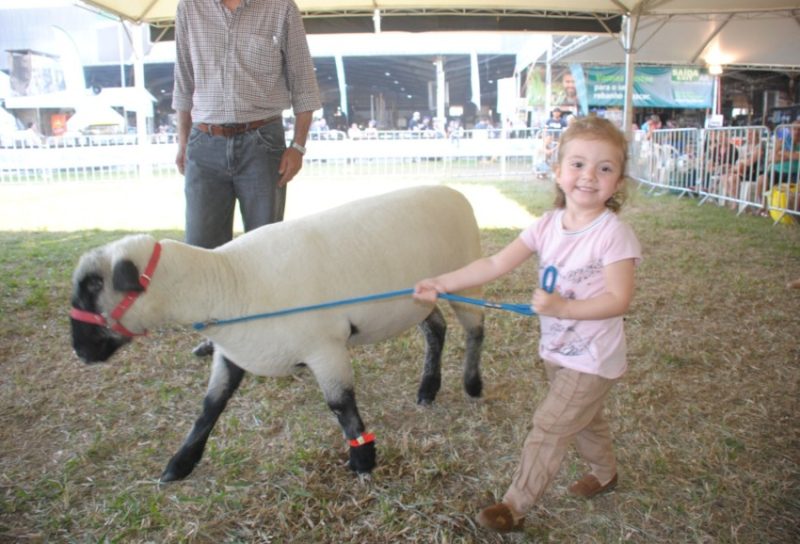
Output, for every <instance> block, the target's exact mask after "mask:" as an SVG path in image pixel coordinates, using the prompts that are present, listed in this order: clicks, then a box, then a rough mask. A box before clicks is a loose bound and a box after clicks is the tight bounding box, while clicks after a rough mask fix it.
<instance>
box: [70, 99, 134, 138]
mask: <svg viewBox="0 0 800 544" xmlns="http://www.w3.org/2000/svg"><path fill="white" fill-rule="evenodd" d="M67 132H70V133H98V134H120V133H123V132H125V118H124V117H123V116H121V115H120V114H118V113H117V112H116V111H114V110H113V109H112V108H110V107H108V106H102V105H99V104H92V103H85V104H83V105H82V106H80V107H79V108H78V110H77V111H76V112H75V114H74V115H72V116H71V117H70V118H69V119H67Z"/></svg>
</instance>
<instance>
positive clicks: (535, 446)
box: [414, 116, 641, 532]
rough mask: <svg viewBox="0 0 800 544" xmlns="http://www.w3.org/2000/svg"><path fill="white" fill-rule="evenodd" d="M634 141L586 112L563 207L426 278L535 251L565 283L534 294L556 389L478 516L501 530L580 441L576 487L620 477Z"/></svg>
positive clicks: (632, 259) (573, 132)
mask: <svg viewBox="0 0 800 544" xmlns="http://www.w3.org/2000/svg"><path fill="white" fill-rule="evenodd" d="M626 149H627V145H626V141H625V137H624V135H623V134H622V133H621V132H620V131H619V130H618V129H617V128H616V127H615V126H614V125H613V124H612V123H610V122H609V121H607V120H604V119H600V118H598V117H594V116H590V117H584V118H581V119H578V120H576V121H575V122H574V123H573V124H572V126H570V127H569V128H568V129H566V130H565V131H564V133H563V135H562V136H561V143H560V145H559V149H558V164H557V165H556V169H555V173H556V193H557V195H556V202H555V206H556V209H555V210H553V211H550V212H548V213H546V214H544V215H543V216H542V218H541V219H539V220H537V221H536V222H535V223H533V224H532V225H531V226H530V227H528V228H527V229H526V230H524V231H523V232H522V233H521V234H520V236H519V237H518V238H517V239H516V240H514V241H513V242H511V243H510V244H509V245H508V246H506V247H505V248H504V249H502V250H500V251H499V252H498V253H497V254H495V255H493V256H491V257H486V258H483V259H478V260H476V261H474V262H472V263H470V264H468V265H467V266H465V267H463V268H460V269H458V270H455V271H453V272H449V273H446V274H442V275H441V276H437V277H435V278H429V279H425V280H422V281H420V282H419V283H417V285H416V286H415V288H414V297H415V298H416V299H417V300H421V301H425V302H434V301H435V300H436V298H437V296H438V294H439V293H449V292H454V291H460V290H462V289H465V288H468V287H473V286H476V285H482V284H484V283H487V282H489V281H492V280H494V279H496V278H499V277H500V276H502V275H504V274H506V273H507V272H510V271H511V270H513V269H514V268H516V267H518V266H519V265H521V264H522V263H523V262H524V261H525V260H527V259H528V258H529V257H531V256H532V255H533V254H534V253H538V255H539V263H538V265H539V274H540V276H541V275H542V273H543V271H544V270H545V268H547V267H548V266H555V267H556V268H557V270H558V279H557V283H556V289H555V290H554V291H553V293H552V294H550V293H548V292H546V291H545V290H543V289H536V290H535V291H534V293H533V303H532V306H533V309H534V310H535V311H536V312H537V313H538V315H539V320H540V323H541V340H540V343H539V355H540V357H541V358H542V359H543V360H544V365H545V369H546V372H547V377H548V379H549V382H550V389H549V392H548V394H547V396H546V398H545V399H544V400H543V401H542V403H541V404H540V405H539V407H538V408H537V409H536V413H535V414H534V415H533V428H532V430H531V431H530V434H529V435H528V437H527V438H526V439H525V443H524V445H523V449H522V458H521V459H520V463H519V467H518V468H517V470H516V471H515V473H514V476H513V479H512V482H511V485H510V487H509V488H508V491H506V494H505V496H504V497H503V501H502V502H500V503H498V504H495V505H494V506H490V507H488V508H486V509H484V510H483V511H482V512H480V514H479V515H478V518H477V521H478V523H480V524H481V525H482V526H484V527H486V528H489V529H493V530H495V531H501V532H506V531H513V530H519V529H520V528H521V527H522V524H523V519H524V516H525V514H526V513H527V512H528V511H529V510H530V509H531V508H532V507H533V506H534V504H536V502H537V501H538V500H539V498H540V497H541V496H542V494H543V493H544V492H545V490H546V489H547V488H548V486H549V485H550V483H551V482H552V481H553V478H554V477H555V475H556V473H557V471H558V469H559V466H560V465H561V461H562V460H563V459H564V456H565V455H566V452H567V448H568V446H569V445H570V444H571V443H572V442H573V441H574V442H575V445H576V447H577V450H578V453H579V454H580V455H581V457H582V458H583V459H584V460H585V461H586V462H587V464H588V465H589V472H588V473H586V475H584V476H583V477H582V478H581V479H580V480H578V481H576V482H575V483H573V484H572V485H570V486H569V489H568V490H569V492H570V493H571V494H573V495H576V496H579V497H585V498H590V497H593V496H595V495H597V494H598V493H602V492H604V491H610V490H611V489H613V488H614V487H615V486H616V484H617V467H616V460H615V457H614V452H613V449H612V439H611V432H610V430H609V425H608V423H607V421H606V419H605V417H604V415H603V404H604V401H605V398H606V396H607V395H608V392H609V390H610V389H611V386H612V385H613V384H614V383H615V382H616V381H617V380H618V379H619V378H620V376H622V374H623V373H624V372H625V368H626V358H625V337H624V333H623V324H622V316H623V314H624V313H625V312H626V310H627V309H628V306H629V305H630V302H631V298H632V297H633V290H634V280H633V278H634V268H635V266H636V265H637V264H638V262H639V261H640V259H641V248H640V246H639V242H638V240H637V239H636V236H635V235H634V233H633V231H632V230H631V229H630V227H628V226H627V225H626V224H624V223H622V222H621V221H620V220H619V219H618V217H617V215H616V213H617V212H618V211H619V209H620V207H621V206H622V203H623V202H624V200H625V176H624V173H625V164H626V160H627V157H626V155H627V153H626Z"/></svg>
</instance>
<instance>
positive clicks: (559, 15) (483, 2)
mask: <svg viewBox="0 0 800 544" xmlns="http://www.w3.org/2000/svg"><path fill="white" fill-rule="evenodd" d="M84 2H85V3H87V4H92V5H94V6H97V7H99V8H101V9H103V10H105V11H108V12H111V13H114V14H117V15H119V16H120V17H123V18H125V19H127V20H131V21H135V22H151V23H157V24H160V25H166V26H168V25H169V24H171V21H172V19H173V17H174V13H175V8H176V6H177V3H178V0H84ZM296 2H297V5H298V7H299V8H300V10H301V11H302V12H303V17H304V21H305V23H306V27H307V29H309V32H330V33H335V32H356V31H361V32H380V31H381V30H405V31H433V30H440V31H441V30H495V31H542V32H550V33H564V32H569V31H572V32H576V33H581V34H584V35H586V34H595V35H599V34H605V33H607V34H609V35H611V36H612V37H606V38H604V41H598V44H596V45H595V46H592V47H588V46H590V45H591V44H586V43H584V44H583V45H586V46H587V47H588V48H587V49H581V48H580V47H579V46H580V45H581V44H580V43H576V44H569V45H567V46H566V47H565V49H564V50H561V51H558V52H556V54H557V56H559V57H561V59H564V60H574V61H576V62H577V61H579V59H581V58H582V59H583V60H584V61H587V59H589V58H591V57H590V56H589V55H591V54H592V53H594V54H595V57H594V58H597V59H602V60H601V61H602V62H606V63H608V62H625V64H626V98H625V119H624V122H625V125H624V126H630V120H631V117H632V109H633V108H632V96H631V95H632V80H633V66H634V64H635V63H636V62H642V61H644V60H645V58H647V57H646V55H650V58H652V59H657V60H653V61H652V62H661V63H666V62H670V59H672V58H676V59H679V63H681V64H686V63H689V64H696V65H706V64H708V63H710V62H717V60H716V59H719V62H720V63H727V64H731V63H733V62H734V61H735V60H737V59H741V61H742V62H741V64H744V65H748V66H767V67H774V66H781V67H786V68H788V69H791V70H800V57H799V56H798V55H797V51H798V50H800V48H798V46H797V39H798V38H797V35H798V34H799V33H798V25H800V23H798V10H800V0H758V2H755V1H753V0H296ZM762 16H763V17H767V16H771V17H773V20H774V21H775V22H777V21H778V20H779V19H781V20H782V21H781V23H782V24H781V25H780V28H777V27H773V26H771V25H770V24H769V23H766V24H765V23H764V19H763V18H762ZM693 18H695V19H693ZM320 21H323V22H325V23H327V24H326V25H319V24H316V23H318V22H320ZM776 24H777V23H776ZM673 25H675V26H680V27H681V31H680V33H679V34H677V35H675V34H673V35H672V36H670V35H668V34H666V33H665V34H663V35H659V33H660V30H661V29H664V28H667V27H668V26H673ZM728 27H729V28H728ZM726 28H728V32H725V30H726ZM731 30H733V32H730V31H731ZM728 34H730V35H732V36H733V37H732V38H726V36H727V35H728ZM745 38H746V39H748V40H752V42H751V45H749V46H748V45H742V46H740V45H739V44H740V43H741V42H743V41H745ZM589 40H591V37H589V38H588V39H587V40H585V41H587V42H588V41H589ZM688 44H691V45H688ZM687 45H688V47H689V48H688V49H686V47H687ZM729 48H730V49H729ZM679 49H680V50H681V51H683V52H681V53H677V52H676V50H679ZM578 51H582V52H583V53H584V54H585V55H587V56H585V57H578V56H574V57H570V56H568V54H573V55H577V53H578ZM648 51H652V53H647V52H648ZM640 52H641V53H640ZM639 55H641V57H640V56H639ZM642 57H645V58H642ZM612 59H613V60H612ZM725 59H730V60H727V61H726V60H725ZM551 60H552V59H551Z"/></svg>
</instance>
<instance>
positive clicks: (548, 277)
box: [192, 266, 558, 331]
mask: <svg viewBox="0 0 800 544" xmlns="http://www.w3.org/2000/svg"><path fill="white" fill-rule="evenodd" d="M557 278H558V271H557V270H556V268H555V267H554V266H548V267H547V268H545V270H544V277H543V278H542V287H543V288H544V290H545V291H547V292H548V293H552V292H553V289H555V286H556V279H557ZM413 293H414V289H399V290H397V291H387V292H386V293H378V294H376V295H367V296H364V297H355V298H346V299H342V300H334V301H331V302H323V303H322V304H312V305H310V306H296V307H294V308H287V309H285V310H278V311H276V312H267V313H263V314H254V315H246V316H243V317H233V318H231V319H209V320H208V321H202V322H198V323H194V324H192V328H193V329H194V330H196V331H202V330H204V329H207V328H208V327H214V326H218V325H231V324H233V323H242V322H244V321H254V320H256V319H267V318H270V317H278V316H282V315H289V314H298V313H301V312H310V311H313V310H322V309H324V308H333V307H335V306H346V305H350V304H360V303H362V302H369V301H372V300H382V299H386V298H395V297H402V296H406V295H411V294H413ZM439 298H443V299H445V300H450V301H453V302H464V303H466V304H474V305H476V306H483V307H484V308H494V309H496V310H506V311H509V312H515V313H518V314H522V315H529V316H532V315H536V312H534V311H533V308H531V306H530V304H512V303H502V302H489V301H487V300H481V299H478V298H469V297H462V296H461V295H452V294H450V293H440V294H439Z"/></svg>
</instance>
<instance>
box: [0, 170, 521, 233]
mask: <svg viewBox="0 0 800 544" xmlns="http://www.w3.org/2000/svg"><path fill="white" fill-rule="evenodd" d="M419 184H420V181H419V180H418V179H417V180H413V181H412V180H403V179H398V180H396V181H387V180H381V181H380V183H371V182H370V181H369V180H364V179H363V178H362V179H358V180H340V179H337V180H334V181H330V180H322V179H319V178H311V177H305V178H304V177H302V175H301V176H300V177H298V178H297V179H295V180H294V181H292V182H291V183H290V184H289V194H288V197H287V205H286V218H287V219H291V218H294V217H301V216H304V215H308V214H310V213H314V212H317V211H321V210H323V209H327V208H330V207H332V206H335V205H339V204H344V203H345V202H347V201H349V200H352V199H354V198H363V197H367V196H371V195H374V194H377V193H382V192H387V191H390V190H394V189H399V188H401V187H407V186H410V185H419ZM452 186H453V187H455V188H457V189H458V190H459V191H461V192H462V193H464V194H465V195H466V196H467V198H468V199H469V200H470V202H471V203H472V206H473V208H475V213H476V216H477V218H478V223H479V224H480V226H481V228H522V227H525V226H527V225H529V224H530V223H531V221H532V220H533V217H532V216H531V215H530V214H529V213H528V212H527V211H525V209H524V208H522V207H521V206H520V205H519V204H517V203H516V202H514V201H512V200H510V199H508V198H506V197H504V196H503V195H502V194H501V193H500V192H499V191H498V190H496V189H494V188H492V187H490V186H487V185H476V184H454V185H452ZM184 211H185V208H184V198H183V180H182V178H180V177H178V176H175V177H165V178H158V179H128V180H110V181H108V180H106V181H74V182H54V183H8V184H0V230H2V231H32V230H45V231H51V232H55V231H76V230H86V229H100V230H117V229H120V230H134V231H135V230H154V229H178V230H181V229H183V221H184ZM235 229H236V230H237V231H241V230H242V226H241V222H240V220H239V218H238V214H237V223H236V225H235Z"/></svg>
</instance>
